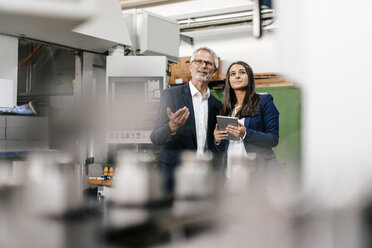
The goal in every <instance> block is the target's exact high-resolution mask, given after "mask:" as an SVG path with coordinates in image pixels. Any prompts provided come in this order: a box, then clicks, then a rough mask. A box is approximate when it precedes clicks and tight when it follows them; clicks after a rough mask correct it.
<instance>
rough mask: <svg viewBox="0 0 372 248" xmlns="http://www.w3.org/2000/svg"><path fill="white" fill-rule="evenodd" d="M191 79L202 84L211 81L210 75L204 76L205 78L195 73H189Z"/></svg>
mask: <svg viewBox="0 0 372 248" xmlns="http://www.w3.org/2000/svg"><path fill="white" fill-rule="evenodd" d="M191 77H192V78H195V79H196V80H198V81H200V82H202V83H208V82H209V80H210V79H211V77H212V75H209V76H206V77H201V76H199V75H198V74H197V73H193V72H191Z"/></svg>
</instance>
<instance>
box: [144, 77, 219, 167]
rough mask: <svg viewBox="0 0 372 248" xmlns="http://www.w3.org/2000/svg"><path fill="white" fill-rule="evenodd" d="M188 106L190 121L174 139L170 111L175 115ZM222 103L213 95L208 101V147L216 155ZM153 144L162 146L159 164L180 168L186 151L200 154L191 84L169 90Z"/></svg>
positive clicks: (159, 116) (162, 100) (161, 109)
mask: <svg viewBox="0 0 372 248" xmlns="http://www.w3.org/2000/svg"><path fill="white" fill-rule="evenodd" d="M184 106H186V107H187V108H188V109H189V110H190V115H189V118H188V119H187V121H186V123H185V124H184V125H183V126H181V127H180V128H179V129H178V130H177V132H176V134H175V135H171V132H170V129H169V125H168V123H169V118H168V114H167V107H169V108H170V109H171V111H172V112H173V113H174V112H176V111H177V110H178V109H180V108H183V107H184ZM220 109H221V102H220V101H219V100H218V99H217V98H216V97H215V96H213V95H212V94H211V95H210V96H209V98H208V124H207V125H208V126H207V139H206V147H207V149H208V150H211V151H212V152H213V151H214V150H215V146H214V137H213V131H214V128H215V126H216V115H218V114H219V113H220ZM150 138H151V141H152V143H153V144H155V145H158V146H160V152H159V162H160V163H165V164H168V165H171V166H175V165H177V164H178V160H179V156H180V154H181V152H183V151H185V150H192V151H196V149H197V141H196V129H195V115H194V108H193V104H192V97H191V92H190V86H189V83H187V84H185V85H183V86H175V87H171V88H168V89H165V90H164V92H163V95H162V98H161V104H160V109H159V111H158V119H157V121H156V125H155V129H154V130H153V131H152V133H151V136H150Z"/></svg>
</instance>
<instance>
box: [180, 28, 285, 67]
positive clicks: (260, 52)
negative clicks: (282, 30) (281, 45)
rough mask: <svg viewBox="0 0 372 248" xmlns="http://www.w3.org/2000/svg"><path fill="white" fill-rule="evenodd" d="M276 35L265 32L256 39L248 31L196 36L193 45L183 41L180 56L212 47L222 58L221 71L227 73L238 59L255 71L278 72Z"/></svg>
mask: <svg viewBox="0 0 372 248" xmlns="http://www.w3.org/2000/svg"><path fill="white" fill-rule="evenodd" d="M274 42H275V36H274V34H273V33H268V32H265V33H264V36H263V37H262V38H261V39H256V38H254V37H253V36H252V34H251V33H250V32H248V31H246V32H239V33H230V34H219V35H208V36H202V37H195V38H194V43H193V45H192V46H191V45H190V44H187V43H186V42H181V46H180V56H181V57H183V56H191V54H192V52H193V50H194V49H196V48H198V47H201V46H208V47H210V48H212V49H213V50H214V51H215V52H216V53H217V55H218V56H219V57H220V60H221V67H220V73H222V74H225V73H226V70H227V68H228V67H229V65H230V64H231V63H232V62H234V61H238V60H243V61H245V62H247V63H248V64H249V65H250V66H251V67H252V69H253V71H254V72H277V71H278V69H279V67H278V65H277V63H276V60H275V58H276V57H275V50H274V49H275V46H274Z"/></svg>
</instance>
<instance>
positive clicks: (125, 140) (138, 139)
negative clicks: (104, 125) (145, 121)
mask: <svg viewBox="0 0 372 248" xmlns="http://www.w3.org/2000/svg"><path fill="white" fill-rule="evenodd" d="M150 134H151V131H149V130H130V131H128V130H127V131H123V130H113V131H109V132H108V133H107V135H106V143H109V144H150V143H151V140H150Z"/></svg>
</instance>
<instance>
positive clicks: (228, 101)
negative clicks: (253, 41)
mask: <svg viewBox="0 0 372 248" xmlns="http://www.w3.org/2000/svg"><path fill="white" fill-rule="evenodd" d="M236 64H238V65H242V66H244V68H245V70H246V72H247V75H248V86H247V88H246V90H245V97H244V100H243V106H242V107H241V108H240V110H239V111H238V113H237V114H236V116H237V117H238V118H243V117H248V116H255V115H257V114H258V105H259V103H260V96H259V95H258V94H257V93H256V91H255V89H256V86H255V83H254V74H253V70H252V68H251V67H250V66H249V65H248V64H247V63H245V62H243V61H237V62H234V63H232V64H231V65H230V66H229V69H227V73H226V82H225V98H224V101H223V105H222V113H221V114H222V115H225V116H230V115H231V114H232V112H233V109H234V105H235V103H236V95H235V92H234V90H233V89H232V88H231V85H230V69H231V67H232V66H233V65H236Z"/></svg>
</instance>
